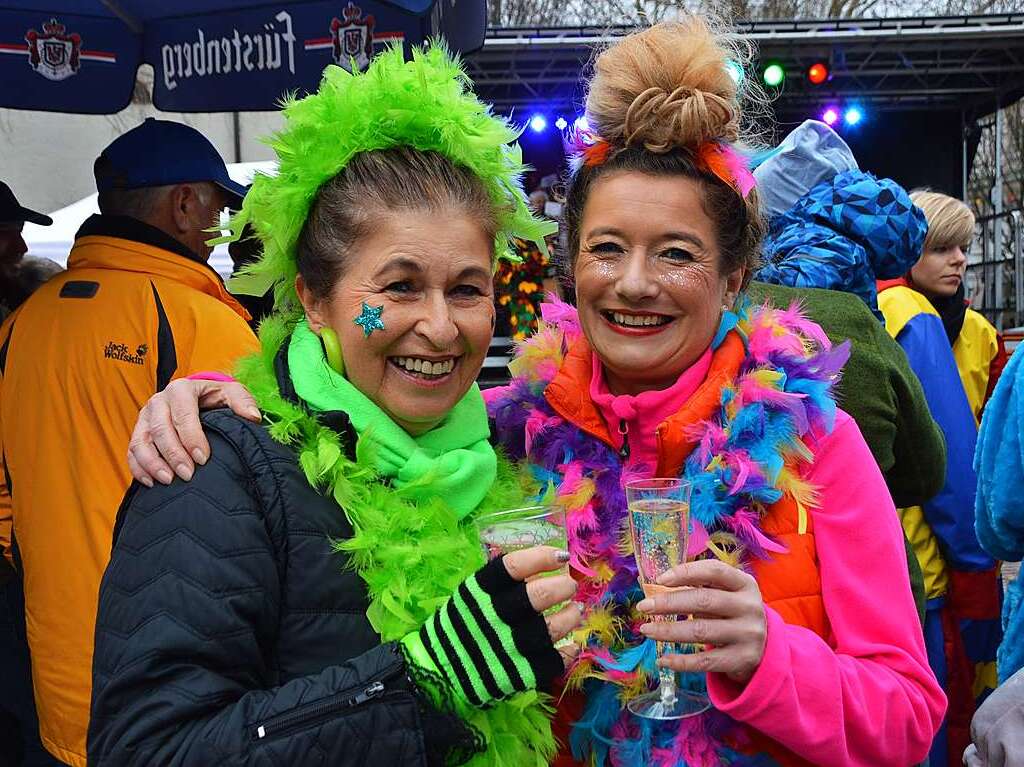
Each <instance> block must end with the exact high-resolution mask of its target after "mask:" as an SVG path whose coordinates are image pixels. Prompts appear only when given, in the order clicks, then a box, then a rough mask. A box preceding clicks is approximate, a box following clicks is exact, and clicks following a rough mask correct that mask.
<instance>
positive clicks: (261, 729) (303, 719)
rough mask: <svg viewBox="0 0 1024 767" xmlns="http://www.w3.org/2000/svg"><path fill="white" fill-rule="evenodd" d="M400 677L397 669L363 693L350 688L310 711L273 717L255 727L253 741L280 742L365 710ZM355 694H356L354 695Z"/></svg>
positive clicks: (310, 708) (364, 688) (253, 728)
mask: <svg viewBox="0 0 1024 767" xmlns="http://www.w3.org/2000/svg"><path fill="white" fill-rule="evenodd" d="M396 673H397V670H396V669H394V668H392V669H389V670H388V672H387V673H386V674H385V675H384V676H383V677H382V678H381V679H377V680H376V681H373V682H371V683H370V684H368V685H366V686H365V687H363V688H361V689H360V688H359V687H350V688H348V689H347V690H343V691H342V692H340V693H337V694H336V695H332V696H331V697H330V698H328V699H327V700H325V701H323V702H322V703H317V704H315V705H312V706H310V707H309V708H302V709H298V710H296V711H289V712H287V713H285V714H279V715H277V716H272V717H270V718H269V719H267V720H266V721H265V722H263V723H261V724H254V725H251V728H252V736H253V739H254V740H257V741H259V740H265V739H266V738H280V737H283V736H285V735H289V734H291V733H293V732H296V731H298V730H304V729H306V728H308V727H312V726H313V725H315V724H318V723H320V722H322V721H326V720H328V719H330V718H331V717H333V716H336V715H337V714H338V713H340V712H343V711H347V710H348V709H352V708H356V707H357V706H361V705H362V704H364V703H366V702H368V701H370V700H373V699H374V698H377V697H379V696H380V695H382V694H383V693H384V680H385V679H389V678H391V677H392V676H394V675H395V674H396ZM352 693H356V694H355V695H353V694H352Z"/></svg>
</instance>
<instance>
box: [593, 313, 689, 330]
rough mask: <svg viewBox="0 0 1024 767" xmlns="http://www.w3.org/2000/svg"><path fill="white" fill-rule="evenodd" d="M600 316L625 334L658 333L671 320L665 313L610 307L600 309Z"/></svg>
mask: <svg viewBox="0 0 1024 767" xmlns="http://www.w3.org/2000/svg"><path fill="white" fill-rule="evenodd" d="M601 317H602V318H603V319H604V321H605V322H606V323H608V325H609V326H610V327H611V328H612V329H613V330H614V331H615V332H617V333H623V334H625V335H650V334H652V333H658V332H660V331H662V330H663V329H664V328H666V327H667V326H668V325H669V324H671V323H672V322H673V318H672V317H669V316H668V315H665V314H656V313H654V312H620V311H614V310H611V309H604V310H602V311H601Z"/></svg>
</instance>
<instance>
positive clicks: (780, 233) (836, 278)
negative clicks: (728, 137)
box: [756, 170, 928, 319]
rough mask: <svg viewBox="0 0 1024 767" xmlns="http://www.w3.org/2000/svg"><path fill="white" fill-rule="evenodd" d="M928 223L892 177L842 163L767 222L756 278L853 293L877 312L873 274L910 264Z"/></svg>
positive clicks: (894, 272)
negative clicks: (844, 166) (843, 167)
mask: <svg viewBox="0 0 1024 767" xmlns="http://www.w3.org/2000/svg"><path fill="white" fill-rule="evenodd" d="M927 230H928V223H927V221H926V219H925V217H924V213H922V212H921V210H920V209H919V208H916V207H915V206H914V204H913V203H912V202H911V200H910V195H908V194H907V192H906V191H905V190H904V189H903V187H901V186H900V185H899V184H897V183H896V182H895V181H893V180H891V179H887V178H883V179H878V178H875V177H874V176H873V175H872V174H870V173H866V172H864V171H860V170H848V171H844V172H843V173H840V174H838V175H836V176H835V177H833V178H832V179H831V180H829V181H823V182H821V183H820V184H818V185H817V186H815V187H812V188H811V189H810V190H809V191H808V192H807V193H806V194H805V195H804V196H803V197H801V198H800V199H799V200H797V201H796V203H795V204H794V205H793V207H792V208H790V209H789V210H788V211H786V212H785V213H783V214H782V215H780V216H777V217H776V218H774V219H773V220H772V221H771V222H770V229H769V232H768V236H767V237H766V239H765V244H764V265H763V266H762V267H761V270H760V271H759V272H758V274H757V276H756V279H758V280H761V281H763V282H770V283H774V284H776V285H789V286H791V287H805V288H826V289H829V290H842V291H844V292H847V293H853V294H855V295H857V296H859V297H860V298H861V300H863V301H864V303H866V304H867V305H868V307H869V308H870V309H871V311H873V312H874V313H875V316H876V317H878V318H879V319H881V318H882V316H881V314H880V313H879V311H878V301H877V293H876V291H875V281H876V280H885V279H892V278H894V277H901V276H903V275H904V274H906V273H907V272H908V271H910V267H911V266H913V265H914V263H915V262H916V261H917V259H918V257H919V256H920V255H921V248H922V246H923V245H924V236H925V233H926V232H927Z"/></svg>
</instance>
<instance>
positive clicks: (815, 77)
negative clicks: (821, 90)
mask: <svg viewBox="0 0 1024 767" xmlns="http://www.w3.org/2000/svg"><path fill="white" fill-rule="evenodd" d="M828 75H829V72H828V67H827V66H825V64H823V63H821V62H820V61H818V62H815V63H814V64H811V66H810V67H809V68H808V69H807V79H808V80H810V82H811V84H812V85H821V84H822V83H823V82H825V81H826V80H828Z"/></svg>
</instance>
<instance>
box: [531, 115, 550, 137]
mask: <svg viewBox="0 0 1024 767" xmlns="http://www.w3.org/2000/svg"><path fill="white" fill-rule="evenodd" d="M547 127H548V121H547V120H546V119H545V118H544V115H534V116H533V117H531V118H530V128H531V129H532V130H533V131H534V132H536V133H543V132H544V130H545V129H546V128H547Z"/></svg>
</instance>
